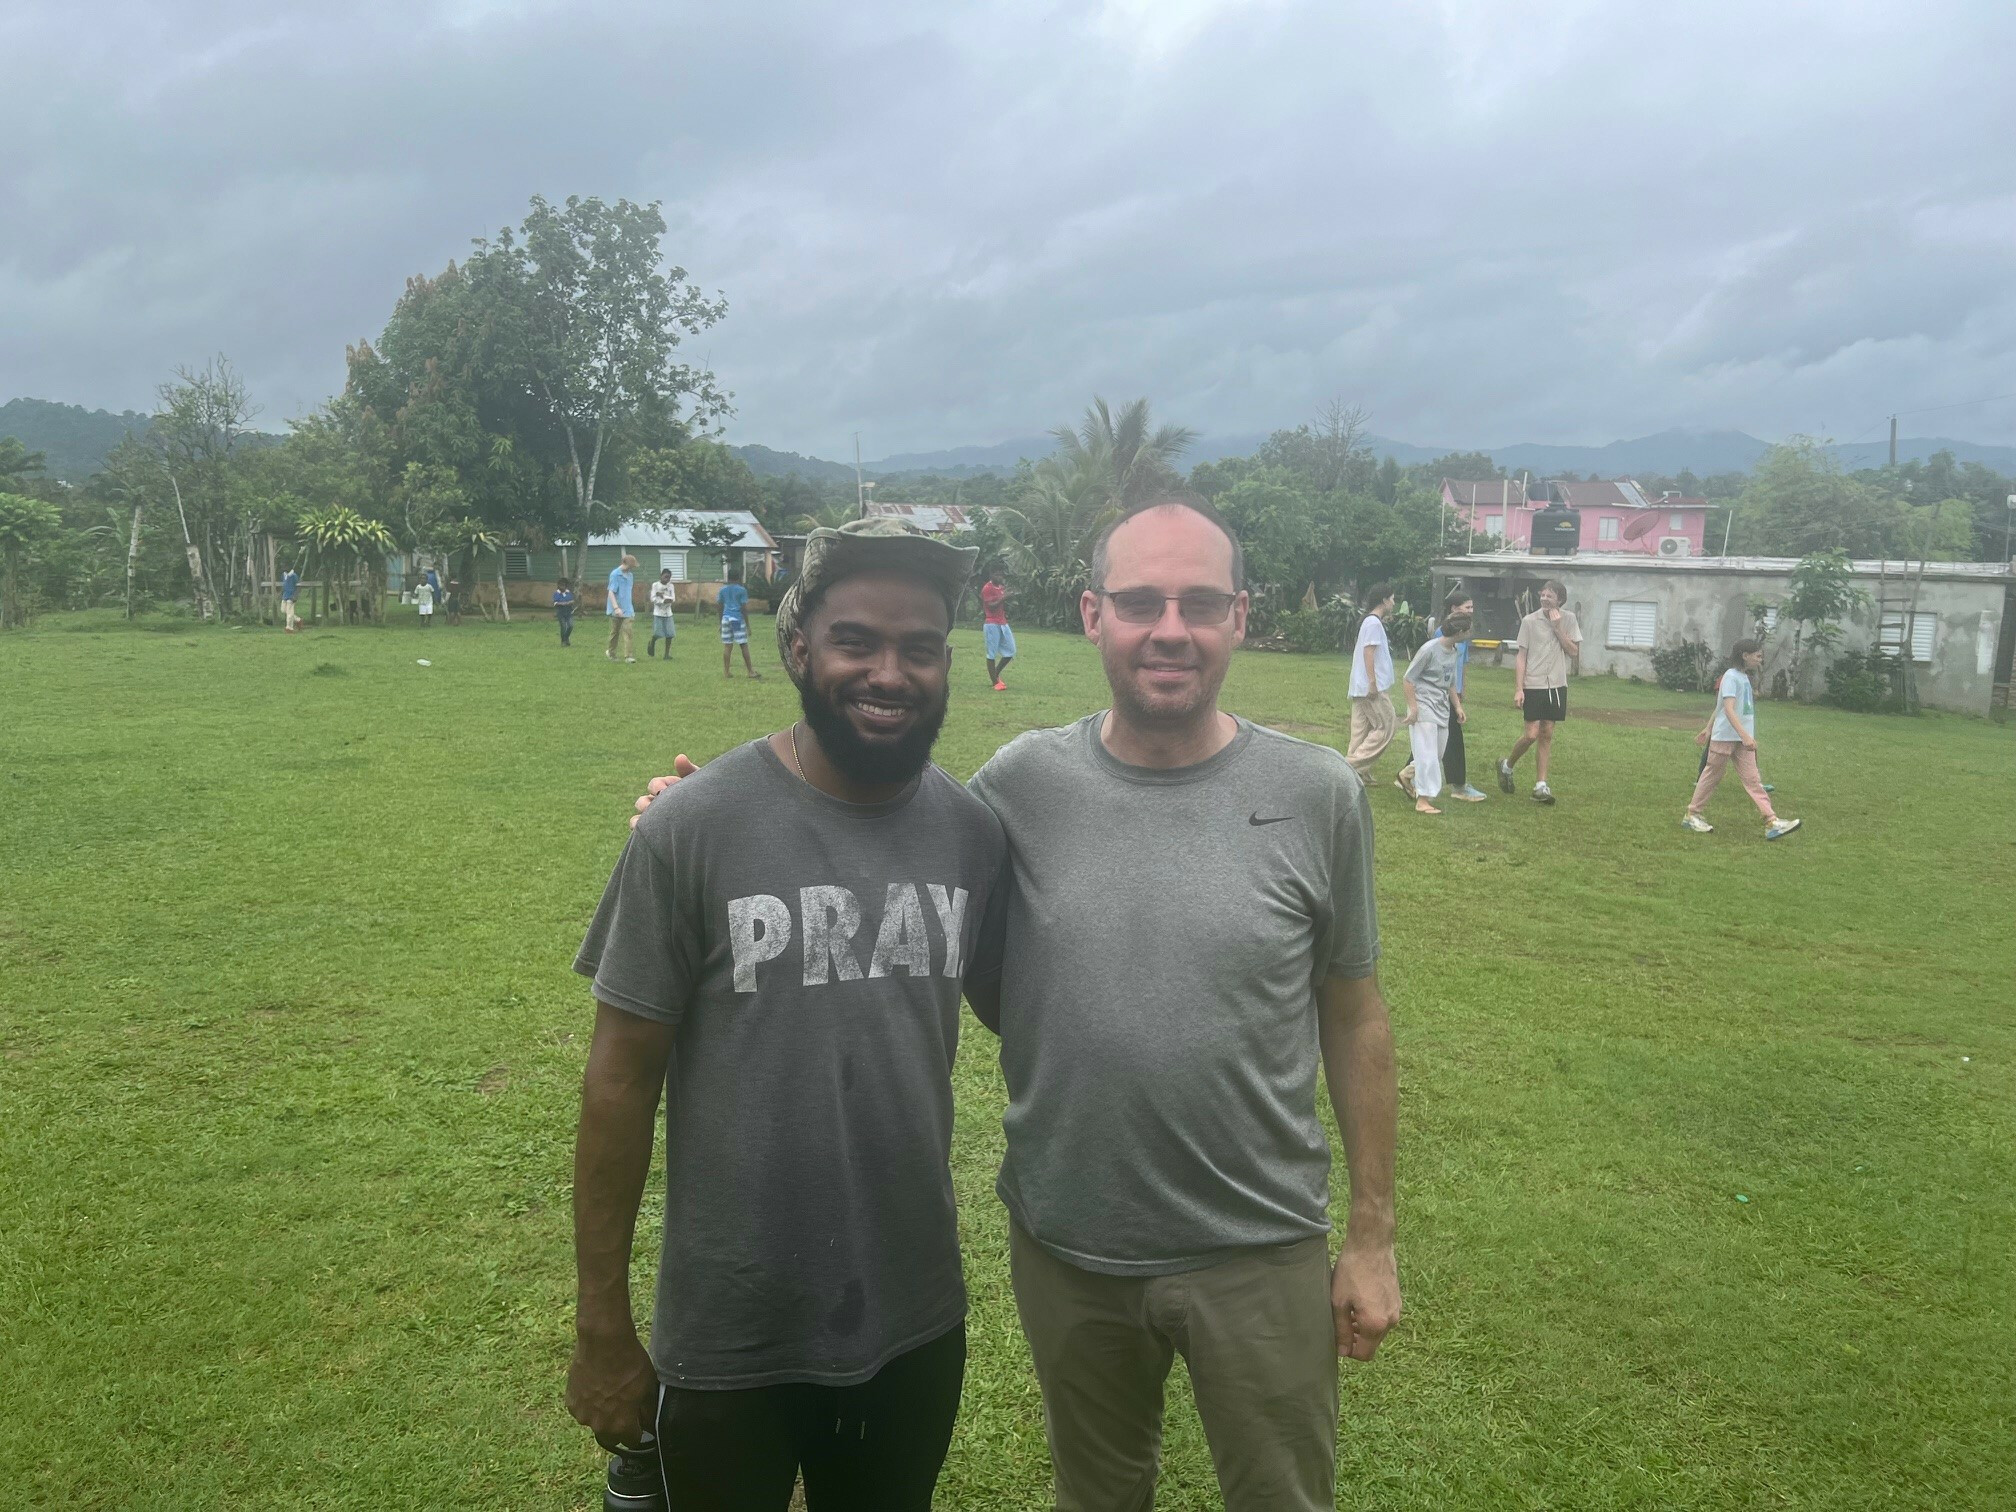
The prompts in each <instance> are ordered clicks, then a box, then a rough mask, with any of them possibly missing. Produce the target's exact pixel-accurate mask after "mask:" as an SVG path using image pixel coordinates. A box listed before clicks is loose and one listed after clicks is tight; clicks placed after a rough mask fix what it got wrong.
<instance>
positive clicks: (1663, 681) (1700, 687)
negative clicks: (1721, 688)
mask: <svg viewBox="0 0 2016 1512" xmlns="http://www.w3.org/2000/svg"><path fill="white" fill-rule="evenodd" d="M1721 672H1722V659H1721V658H1720V657H1719V656H1717V655H1716V654H1715V652H1714V650H1713V649H1712V648H1711V647H1710V646H1709V645H1708V643H1707V642H1706V641H1698V640H1690V641H1681V642H1680V643H1679V644H1678V645H1677V646H1661V647H1659V648H1658V649H1657V650H1655V651H1654V652H1653V653H1652V673H1653V675H1654V676H1655V677H1657V678H1658V679H1659V686H1660V687H1662V688H1665V689H1666V690H1668V691H1669V692H1673V693H1712V692H1714V691H1715V684H1716V681H1717V679H1718V678H1719V677H1720V676H1721Z"/></svg>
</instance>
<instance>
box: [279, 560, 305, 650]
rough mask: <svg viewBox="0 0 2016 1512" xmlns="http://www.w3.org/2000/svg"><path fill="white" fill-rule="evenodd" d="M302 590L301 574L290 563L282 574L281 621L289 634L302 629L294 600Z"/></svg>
mask: <svg viewBox="0 0 2016 1512" xmlns="http://www.w3.org/2000/svg"><path fill="white" fill-rule="evenodd" d="M300 592H301V574H300V572H299V571H298V570H297V569H296V568H295V567H294V566H293V564H291V563H290V564H288V567H287V570H286V571H285V572H283V573H281V574H280V623H281V624H282V625H284V626H286V628H287V633H288V634H289V635H293V634H296V633H297V632H298V631H299V630H300V629H301V617H300V616H299V615H297V614H296V613H295V612H294V600H295V599H296V598H297V597H298V596H299V595H300Z"/></svg>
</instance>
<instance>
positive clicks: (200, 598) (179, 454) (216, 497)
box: [147, 356, 259, 619]
mask: <svg viewBox="0 0 2016 1512" xmlns="http://www.w3.org/2000/svg"><path fill="white" fill-rule="evenodd" d="M175 380H176V381H175V382H173V383H164V384H162V385H161V387H160V388H159V389H158V390H157V393H158V395H159V401H160V402H159V404H158V406H157V407H156V409H155V411H154V417H153V420H152V421H151V422H150V424H149V427H148V431H147V441H148V445H149V446H150V447H151V448H152V449H153V451H154V455H155V457H156V458H157V459H158V461H159V464H160V466H161V468H162V470H163V471H164V472H165V473H166V474H167V477H168V486H169V490H170V492H172V493H173V494H174V497H175V512H176V516H177V518H178V520H179V521H180V523H181V526H182V542H183V548H184V550H185V552H186V553H187V556H188V562H189V585H190V590H191V592H192V593H193V594H194V596H195V599H196V606H197V612H198V613H199V614H201V615H202V616H203V617H204V618H206V619H207V618H209V616H210V613H211V612H212V609H213V607H214V609H215V611H216V612H217V613H220V614H224V613H229V612H230V610H231V607H232V604H233V602H234V600H235V598H236V593H235V592H234V590H235V589H236V588H237V586H238V584H237V580H236V577H235V569H236V565H237V560H238V556H237V552H236V550H235V549H233V550H230V551H226V552H224V554H223V557H222V568H223V571H222V574H221V575H222V576H223V579H224V582H223V586H222V587H221V589H220V587H219V586H218V577H219V576H220V572H219V549H220V543H230V544H231V545H233V546H234V548H235V544H236V541H237V539H238V536H239V534H240V529H241V526H242V525H243V520H242V518H241V517H240V514H239V511H237V510H236V509H235V508H234V506H235V505H236V504H237V503H238V502H240V500H239V499H238V498H237V497H235V496H234V493H233V489H232V483H233V477H232V473H233V467H234V464H235V462H236V461H237V458H238V455H239V448H240V443H241V442H242V440H243V439H244V437H245V436H246V434H247V433H248V432H249V430H250V428H251V422H252V419H253V417H254V416H255V415H257V414H258V412H259V411H258V407H257V406H256V405H254V404H253V403H252V401H251V398H250V396H249V395H248V394H247V392H246V389H245V383H244V380H243V379H241V378H240V377H239V376H238V374H237V373H236V372H235V371H234V370H233V369H232V366H231V363H230V361H229V360H228V359H227V358H224V357H221V356H219V357H214V358H212V359H211V360H210V361H209V362H208V363H206V364H205V365H204V366H203V367H201V368H196V369H190V368H177V369H176V370H175ZM192 519H193V523H192ZM248 547H249V541H248ZM248 555H249V551H248ZM248 586H249V585H248Z"/></svg>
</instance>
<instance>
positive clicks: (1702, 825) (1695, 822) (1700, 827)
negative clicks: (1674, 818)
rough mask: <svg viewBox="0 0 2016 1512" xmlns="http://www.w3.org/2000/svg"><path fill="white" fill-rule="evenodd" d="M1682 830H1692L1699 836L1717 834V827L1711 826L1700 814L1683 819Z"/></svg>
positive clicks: (1681, 822)
mask: <svg viewBox="0 0 2016 1512" xmlns="http://www.w3.org/2000/svg"><path fill="white" fill-rule="evenodd" d="M1680 828H1682V829H1690V830H1692V831H1694V833H1695V834H1697V835H1712V834H1714V833H1715V826H1714V825H1712V824H1710V823H1709V822H1708V821H1707V820H1706V819H1703V818H1702V817H1701V816H1700V815H1699V814H1689V815H1688V816H1687V817H1686V818H1684V819H1682V820H1681V821H1680Z"/></svg>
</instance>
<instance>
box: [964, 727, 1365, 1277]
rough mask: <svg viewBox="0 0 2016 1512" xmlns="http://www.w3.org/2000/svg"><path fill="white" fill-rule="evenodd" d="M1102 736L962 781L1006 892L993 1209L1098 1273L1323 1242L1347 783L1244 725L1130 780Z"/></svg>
mask: <svg viewBox="0 0 2016 1512" xmlns="http://www.w3.org/2000/svg"><path fill="white" fill-rule="evenodd" d="M1103 718H1104V716H1103V715H1101V714H1094V715H1090V716H1088V717H1087V718H1085V719H1082V720H1080V721H1079V722H1078V723H1076V724H1074V725H1068V726H1066V727H1064V728H1063V729H1055V730H1038V731H1033V732H1031V733H1029V734H1026V735H1022V736H1019V737H1017V738H1016V739H1015V740H1014V741H1013V742H1012V743H1010V744H1009V745H1008V746H1006V747H1004V748H1003V749H1002V750H1001V751H1000V752H998V753H997V754H996V755H995V757H994V759H993V760H992V761H990V762H988V763H987V765H986V766H984V767H982V768H981V769H980V772H979V774H978V775H977V776H975V777H974V779H973V782H972V790H973V791H974V792H975V793H977V794H978V795H979V796H980V797H981V798H983V799H984V800H986V802H987V805H988V807H990V808H992V809H993V810H994V812H995V813H996V814H998V815H999V816H1000V818H1001V823H1002V826H1003V828H1004V829H1005V830H1006V831H1007V834H1008V852H1009V859H1010V863H1011V865H1012V866H1013V869H1014V877H1015V885H1014V886H1013V887H1012V888H1010V889H1009V893H1008V908H1007V934H1006V944H1005V948H1004V951H1003V955H1002V974H1001V1025H1000V1028H1001V1068H1002V1070H1003V1072H1004V1073H1005V1074H1006V1076H1007V1082H1008V1098H1009V1104H1008V1113H1007V1117H1006V1119H1005V1120H1004V1122H1005V1126H1006V1130H1007V1136H1008V1152H1007V1158H1006V1159H1005V1160H1004V1161H1003V1162H1002V1166H1001V1175H1000V1180H999V1182H998V1184H997V1190H998V1191H999V1192H1000V1194H1001V1200H1002V1201H1003V1202H1005V1203H1006V1204H1007V1205H1008V1211H1009V1213H1010V1215H1011V1216H1012V1217H1013V1218H1014V1220H1015V1222H1016V1223H1018V1224H1020V1225H1021V1226H1022V1228H1023V1230H1024V1231H1025V1232H1027V1233H1028V1234H1029V1235H1030V1237H1032V1238H1033V1239H1035V1240H1036V1241H1037V1243H1039V1244H1041V1245H1042V1246H1043V1247H1044V1248H1045V1249H1047V1250H1049V1251H1050V1252H1051V1253H1052V1254H1054V1255H1056V1256H1057V1257H1058V1258H1059V1259H1061V1260H1064V1261H1066V1262H1068V1263H1070V1264H1072V1265H1076V1266H1079V1267H1081V1268H1082V1269H1085V1270H1091V1271H1101V1272H1105V1273H1108V1274H1112V1275H1163V1274H1170V1273H1173V1272H1177V1271H1184V1270H1195V1269H1198V1268H1200V1267H1202V1266H1206V1265H1210V1264H1214V1263H1216V1262H1217V1261H1218V1260H1220V1259H1224V1258H1227V1257H1228V1256H1230V1255H1231V1254H1233V1253H1236V1252H1238V1251H1242V1250H1246V1249H1249V1248H1253V1247H1257V1246H1262V1245H1280V1244H1287V1243H1292V1242H1294V1241H1296V1240H1300V1239H1306V1238H1308V1237H1310V1236H1311V1235H1314V1234H1320V1233H1324V1232H1326V1231H1327V1230H1328V1228H1329V1220H1328V1218H1327V1216H1326V1213H1327V1209H1328V1206H1329V1196H1330V1145H1329V1141H1328V1140H1327V1139H1326V1138H1325V1137H1324V1134H1323V1126H1322V1124H1321V1122H1320V1121H1319V1120H1318V1118H1317V1116H1316V1080H1317V1075H1318V1072H1319V1069H1320V1063H1321V1057H1320V1053H1319V1050H1318V1045H1317V1020H1316V988H1317V986H1318V984H1319V983H1321V982H1322V981H1323V979H1324V978H1325V977H1328V976H1341V977H1364V976H1369V975H1370V974H1371V973H1372V971H1373V967H1374V962H1375V960H1376V959H1377V957H1378V954H1379V931H1378V920H1377V914H1376V910H1375V908H1374V904H1373V899H1372V819H1371V813H1370V810H1369V808H1368V806H1367V804H1366V801H1365V786H1364V784H1363V783H1362V782H1360V781H1359V780H1358V777H1357V775H1356V774H1355V773H1353V772H1352V770H1351V768H1350V767H1349V766H1347V765H1345V762H1344V758H1343V757H1342V756H1340V755H1338V754H1337V752H1335V751H1333V750H1330V749H1328V748H1327V747H1324V746H1316V745H1310V744H1308V743H1307V742H1304V741H1300V740H1295V739H1292V738H1291V737H1289V736H1286V735H1281V734H1277V733H1276V732H1274V731H1272V730H1268V729H1263V728H1261V727H1260V726H1258V725H1253V724H1249V723H1248V722H1247V721H1245V720H1243V719H1242V720H1240V721H1239V731H1238V734H1237V735H1235V736H1234V737H1233V740H1232V743H1231V744H1230V745H1228V746H1226V748H1225V749H1224V750H1222V751H1220V752H1219V753H1218V754H1217V755H1215V756H1213V757H1211V758H1210V759H1209V760H1207V761H1203V762H1200V763H1198V764H1197V765H1196V766H1192V767H1184V768H1180V769H1177V770H1172V771H1161V770H1153V769H1150V768H1146V767H1134V766H1128V765H1126V764H1124V763H1122V762H1120V761H1118V760H1117V759H1115V758H1114V756H1113V755H1112V753H1111V752H1109V751H1108V750H1107V749H1106V747H1105V745H1104V744H1103V743H1102V742H1101V740H1100V738H1099V730H1100V725H1101V721H1102V720H1103Z"/></svg>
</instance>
